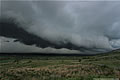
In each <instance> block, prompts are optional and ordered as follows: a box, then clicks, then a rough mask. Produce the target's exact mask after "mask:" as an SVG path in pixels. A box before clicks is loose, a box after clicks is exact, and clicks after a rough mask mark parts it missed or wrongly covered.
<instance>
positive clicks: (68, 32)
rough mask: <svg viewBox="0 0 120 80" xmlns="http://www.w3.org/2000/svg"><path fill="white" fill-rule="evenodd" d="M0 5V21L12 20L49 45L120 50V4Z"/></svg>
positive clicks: (33, 2) (49, 3)
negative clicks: (68, 43) (7, 18)
mask: <svg viewBox="0 0 120 80" xmlns="http://www.w3.org/2000/svg"><path fill="white" fill-rule="evenodd" d="M1 5H2V6H1V13H2V15H1V17H13V18H16V19H17V21H18V22H19V23H20V24H21V25H22V28H24V29H25V30H26V31H28V32H30V33H32V34H35V35H37V36H39V37H42V38H43V39H45V40H48V41H50V42H53V43H56V44H57V43H59V42H64V43H67V42H70V43H72V44H74V45H76V46H78V47H81V46H82V47H86V48H97V49H105V50H112V49H116V48H120V1H2V2H1ZM78 51H79V50H78ZM46 52H47V51H46Z"/></svg>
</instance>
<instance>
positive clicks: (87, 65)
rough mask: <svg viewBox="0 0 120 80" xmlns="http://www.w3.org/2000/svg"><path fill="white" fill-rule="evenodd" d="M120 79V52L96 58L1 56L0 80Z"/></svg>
mask: <svg viewBox="0 0 120 80" xmlns="http://www.w3.org/2000/svg"><path fill="white" fill-rule="evenodd" d="M93 78H120V52H119V51H112V52H110V53H109V54H102V55H96V56H35V55H33V56H28V55H27V56H21V55H1V56H0V80H93Z"/></svg>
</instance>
